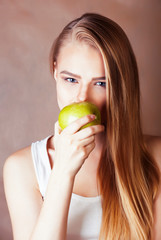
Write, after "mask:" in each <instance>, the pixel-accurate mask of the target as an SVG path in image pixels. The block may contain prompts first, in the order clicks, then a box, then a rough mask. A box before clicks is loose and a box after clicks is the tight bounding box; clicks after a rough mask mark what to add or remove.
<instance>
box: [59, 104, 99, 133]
mask: <svg viewBox="0 0 161 240" xmlns="http://www.w3.org/2000/svg"><path fill="white" fill-rule="evenodd" d="M88 114H94V115H95V116H96V118H95V119H94V120H93V121H92V122H90V123H88V124H86V125H84V126H83V127H81V129H82V128H86V127H88V126H92V125H98V124H100V123H101V114H100V111H99V109H98V107H97V106H96V105H94V104H92V103H89V102H79V103H72V104H70V105H68V106H66V107H64V108H63V109H62V110H61V111H60V113H59V117H58V122H59V126H60V127H61V129H62V130H63V129H64V128H66V127H67V126H68V125H69V124H70V123H72V122H74V121H75V120H77V119H79V118H81V117H84V116H86V115H88Z"/></svg>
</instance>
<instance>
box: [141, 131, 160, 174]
mask: <svg viewBox="0 0 161 240" xmlns="http://www.w3.org/2000/svg"><path fill="white" fill-rule="evenodd" d="M144 141H145V143H146V145H147V147H148V149H149V151H150V153H151V154H152V156H153V157H154V159H155V161H156V162H157V164H158V166H159V168H160V170H161V136H151V135H144Z"/></svg>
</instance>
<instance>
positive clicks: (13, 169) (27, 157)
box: [3, 146, 37, 184]
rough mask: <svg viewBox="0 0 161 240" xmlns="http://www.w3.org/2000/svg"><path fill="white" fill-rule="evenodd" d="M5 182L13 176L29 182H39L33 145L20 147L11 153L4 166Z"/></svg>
mask: <svg viewBox="0 0 161 240" xmlns="http://www.w3.org/2000/svg"><path fill="white" fill-rule="evenodd" d="M3 176H4V183H6V182H8V181H9V180H10V179H13V178H20V179H21V181H23V180H24V182H25V180H27V182H28V183H30V181H32V184H33V183H34V184H37V181H36V176H35V172H34V166H33V162H32V154H31V146H28V147H25V148H23V149H20V150H18V151H16V152H14V153H13V154H11V155H10V156H9V157H8V158H7V159H6V161H5V164H4V167H3Z"/></svg>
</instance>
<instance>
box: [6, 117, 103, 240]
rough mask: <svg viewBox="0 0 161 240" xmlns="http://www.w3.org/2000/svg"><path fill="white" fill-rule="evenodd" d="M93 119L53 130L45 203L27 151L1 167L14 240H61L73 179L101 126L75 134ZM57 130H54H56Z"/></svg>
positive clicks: (83, 119) (65, 226)
mask: <svg viewBox="0 0 161 240" xmlns="http://www.w3.org/2000/svg"><path fill="white" fill-rule="evenodd" d="M91 120H92V119H91V118H90V117H89V116H88V117H84V118H82V119H79V120H77V121H76V122H75V123H73V124H71V125H70V126H69V127H67V128H66V129H64V130H63V131H62V132H61V133H58V131H57V130H56V135H55V153H54V167H53V169H52V172H51V176H50V179H49V183H48V188H47V192H46V195H45V200H44V202H43V201H42V200H41V196H40V192H39V190H38V186H37V181H36V178H35V174H34V169H33V164H32V158H31V151H30V149H29V148H28V149H26V150H21V151H20V152H18V153H15V154H13V155H12V156H11V157H9V158H8V159H7V161H6V163H5V166H4V183H5V192H6V198H7V202H8V207H9V212H10V216H11V222H12V227H13V233H14V239H15V240H41V239H42V240H44V239H45V240H50V239H52V240H53V238H54V240H64V239H65V238H66V230H67V218H68V210H69V205H70V200H71V194H72V190H73V184H74V178H75V175H76V173H77V172H78V171H79V169H80V168H81V166H82V164H83V163H84V161H85V159H86V158H87V157H88V155H89V154H90V152H91V151H92V150H93V148H94V146H95V143H94V135H95V134H96V133H99V132H102V131H103V127H102V126H99V125H97V126H91V127H88V128H86V129H83V130H81V131H78V130H79V129H80V127H81V126H83V125H85V124H86V123H88V122H89V121H91ZM56 128H57V127H56Z"/></svg>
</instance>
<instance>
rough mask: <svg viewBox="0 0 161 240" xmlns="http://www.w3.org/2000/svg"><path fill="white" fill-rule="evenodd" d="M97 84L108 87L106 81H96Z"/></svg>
mask: <svg viewBox="0 0 161 240" xmlns="http://www.w3.org/2000/svg"><path fill="white" fill-rule="evenodd" d="M96 85H97V86H100V87H106V82H96Z"/></svg>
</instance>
